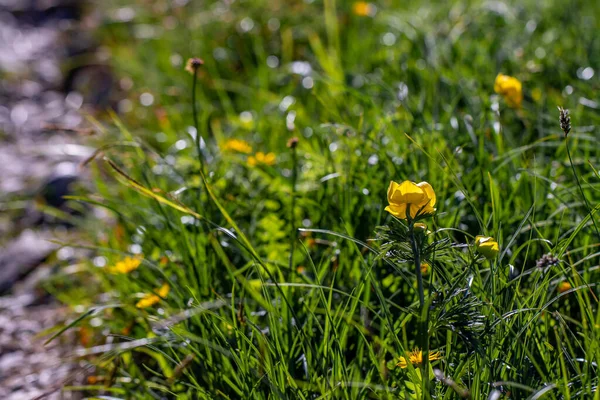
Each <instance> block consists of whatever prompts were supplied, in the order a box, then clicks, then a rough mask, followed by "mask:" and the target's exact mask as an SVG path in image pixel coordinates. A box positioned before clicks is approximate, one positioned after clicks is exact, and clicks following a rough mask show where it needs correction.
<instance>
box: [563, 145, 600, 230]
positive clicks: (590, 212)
mask: <svg viewBox="0 0 600 400" xmlns="http://www.w3.org/2000/svg"><path fill="white" fill-rule="evenodd" d="M565 147H566V148H567V156H568V157H569V164H571V169H572V170H573V175H575V181H576V182H577V187H578V188H579V191H580V192H581V197H583V202H584V203H585V207H586V208H587V211H588V213H589V214H590V219H591V220H592V224H593V225H594V229H595V230H596V236H598V240H600V230H598V225H596V219H595V218H594V215H593V214H592V207H591V206H590V203H589V202H588V199H587V197H585V193H584V192H583V188H582V187H581V182H579V176H578V175H577V172H576V171H575V166H574V165H573V159H572V158H571V150H569V138H568V137H565Z"/></svg>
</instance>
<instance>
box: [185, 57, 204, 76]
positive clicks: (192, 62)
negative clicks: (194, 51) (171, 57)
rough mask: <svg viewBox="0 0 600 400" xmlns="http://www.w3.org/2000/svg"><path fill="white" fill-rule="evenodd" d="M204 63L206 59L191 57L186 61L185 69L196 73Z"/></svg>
mask: <svg viewBox="0 0 600 400" xmlns="http://www.w3.org/2000/svg"><path fill="white" fill-rule="evenodd" d="M202 64H204V61H203V60H202V59H201V58H196V57H193V58H190V59H188V60H187V62H186V63H185V70H186V71H187V72H189V73H190V74H194V73H195V72H196V70H197V69H198V68H200V66H201V65H202Z"/></svg>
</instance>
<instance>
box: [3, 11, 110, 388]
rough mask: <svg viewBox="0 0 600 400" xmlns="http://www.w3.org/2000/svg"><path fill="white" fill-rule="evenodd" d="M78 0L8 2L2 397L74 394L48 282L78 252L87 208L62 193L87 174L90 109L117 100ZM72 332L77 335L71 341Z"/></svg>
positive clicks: (60, 316)
mask: <svg viewBox="0 0 600 400" xmlns="http://www.w3.org/2000/svg"><path fill="white" fill-rule="evenodd" d="M89 6H90V5H89V4H88V3H87V2H85V1H80V0H2V1H0V398H2V399H32V398H35V397H37V396H42V395H48V396H49V397H47V398H74V397H73V396H72V395H70V394H69V393H63V394H61V395H59V394H58V393H56V392H55V390H56V389H57V388H60V385H62V383H64V382H65V381H66V380H69V379H70V380H71V381H74V380H76V378H74V377H71V374H72V373H73V371H74V370H75V369H76V368H75V366H74V365H70V364H69V363H66V362H65V361H64V359H63V358H64V356H66V355H67V352H68V351H69V348H70V346H69V340H70V339H69V338H68V337H67V338H65V339H64V340H62V341H56V342H53V343H51V344H50V345H49V346H44V345H43V340H42V339H41V335H43V334H44V333H45V330H46V329H49V328H51V327H53V326H54V325H55V324H57V323H59V322H60V321H63V320H64V318H65V317H66V313H65V310H64V308H63V307H62V306H60V305H59V304H58V302H56V301H55V300H54V299H53V297H52V296H50V295H48V292H47V291H46V290H44V288H43V287H42V284H41V282H43V281H44V279H45V278H46V277H47V276H48V275H50V274H51V273H52V270H53V268H55V266H56V265H57V263H58V262H59V261H61V260H62V261H65V260H70V259H73V257H74V251H73V250H72V249H70V248H61V249H60V250H58V251H56V250H57V249H58V248H59V245H58V244H57V243H53V242H52V241H50V240H51V239H53V238H56V237H60V238H63V239H65V240H67V239H68V238H69V237H72V236H73V235H74V234H73V232H74V231H77V229H74V225H73V223H72V222H71V221H70V218H71V216H72V215H78V214H81V213H82V212H85V210H82V209H73V208H71V207H69V206H67V205H66V204H65V199H64V198H63V196H65V195H69V194H72V193H73V191H74V190H75V188H76V187H77V185H87V184H88V180H89V179H88V177H87V176H86V175H85V174H84V173H83V172H82V171H84V170H83V169H81V168H79V163H80V162H81V161H82V160H84V159H85V158H86V157H89V156H90V154H91V153H92V152H93V149H91V148H90V147H88V146H86V145H84V144H82V142H83V141H82V138H83V137H85V136H86V135H88V134H89V128H88V125H87V124H86V121H85V116H84V114H86V113H89V114H93V113H94V112H95V110H96V109H100V108H106V106H107V105H108V104H109V101H110V96H111V89H112V87H113V84H112V75H111V73H110V71H109V70H108V69H107V68H106V67H105V66H104V64H105V63H104V62H103V59H102V55H101V53H99V52H98V47H97V45H96V43H95V40H94V37H93V33H92V32H93V31H94V28H95V24H97V23H98V18H97V16H95V15H94V14H93V12H91V10H90V7H89ZM71 339H72V338H71Z"/></svg>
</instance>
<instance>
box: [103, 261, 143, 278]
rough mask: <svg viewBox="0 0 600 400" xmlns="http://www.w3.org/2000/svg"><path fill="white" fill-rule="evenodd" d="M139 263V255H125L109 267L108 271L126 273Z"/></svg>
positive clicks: (135, 267)
mask: <svg viewBox="0 0 600 400" xmlns="http://www.w3.org/2000/svg"><path fill="white" fill-rule="evenodd" d="M141 263H142V259H141V258H140V257H125V258H124V259H122V260H121V261H119V262H118V263H116V264H115V265H114V266H113V267H111V268H109V271H110V272H111V273H113V274H128V273H130V272H131V271H134V270H136V269H137V268H138V267H139V266H140V264H141Z"/></svg>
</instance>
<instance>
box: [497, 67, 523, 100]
mask: <svg viewBox="0 0 600 400" xmlns="http://www.w3.org/2000/svg"><path fill="white" fill-rule="evenodd" d="M494 92H496V93H498V94H501V95H502V97H504V100H505V101H506V104H508V106H509V107H512V108H519V107H521V103H522V102H523V85H522V84H521V82H520V81H519V80H518V79H517V78H513V77H512V76H508V75H504V74H498V76H497V77H496V82H494Z"/></svg>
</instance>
